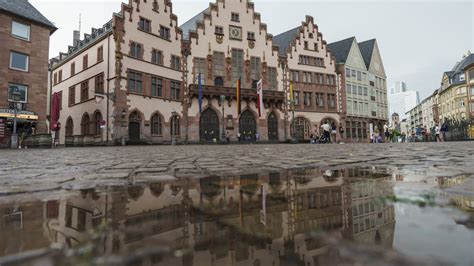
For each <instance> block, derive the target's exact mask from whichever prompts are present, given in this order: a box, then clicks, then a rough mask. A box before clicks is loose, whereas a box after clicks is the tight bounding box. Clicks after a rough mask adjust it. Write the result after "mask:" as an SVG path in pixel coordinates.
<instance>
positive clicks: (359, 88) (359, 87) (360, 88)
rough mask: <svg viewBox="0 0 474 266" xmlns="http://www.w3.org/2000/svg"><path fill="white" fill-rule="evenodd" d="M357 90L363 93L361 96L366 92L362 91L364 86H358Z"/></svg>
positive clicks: (360, 93)
mask: <svg viewBox="0 0 474 266" xmlns="http://www.w3.org/2000/svg"><path fill="white" fill-rule="evenodd" d="M357 92H358V93H357V94H359V95H361V96H362V95H363V94H364V93H363V91H362V87H361V86H357Z"/></svg>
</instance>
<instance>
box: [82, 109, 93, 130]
mask: <svg viewBox="0 0 474 266" xmlns="http://www.w3.org/2000/svg"><path fill="white" fill-rule="evenodd" d="M90 123H91V119H90V117H89V114H88V113H85V114H84V115H82V119H81V135H89V134H90V129H89V126H90Z"/></svg>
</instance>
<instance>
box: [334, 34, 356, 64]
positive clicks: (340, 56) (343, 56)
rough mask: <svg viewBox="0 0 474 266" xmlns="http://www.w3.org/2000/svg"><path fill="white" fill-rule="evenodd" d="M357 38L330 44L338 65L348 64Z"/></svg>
mask: <svg viewBox="0 0 474 266" xmlns="http://www.w3.org/2000/svg"><path fill="white" fill-rule="evenodd" d="M354 40H355V37H350V38H347V39H344V40H341V41H338V42H333V43H330V44H328V48H329V49H330V50H331V54H332V55H333V56H334V57H336V63H346V60H347V57H348V56H349V53H350V51H351V47H352V43H353V42H354Z"/></svg>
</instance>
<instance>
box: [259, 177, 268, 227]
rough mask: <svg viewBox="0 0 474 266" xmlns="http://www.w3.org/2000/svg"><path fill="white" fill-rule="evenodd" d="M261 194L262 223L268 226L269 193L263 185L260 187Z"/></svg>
mask: <svg viewBox="0 0 474 266" xmlns="http://www.w3.org/2000/svg"><path fill="white" fill-rule="evenodd" d="M260 192H261V193H262V209H261V210H260V222H261V223H262V224H263V225H265V226H266V225H267V193H266V192H265V188H264V187H263V185H262V186H261V187H260Z"/></svg>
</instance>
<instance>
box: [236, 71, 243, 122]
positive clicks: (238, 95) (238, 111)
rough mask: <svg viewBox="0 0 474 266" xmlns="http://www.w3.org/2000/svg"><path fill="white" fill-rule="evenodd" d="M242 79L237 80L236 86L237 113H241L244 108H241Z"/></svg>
mask: <svg viewBox="0 0 474 266" xmlns="http://www.w3.org/2000/svg"><path fill="white" fill-rule="evenodd" d="M240 82H241V80H240V78H239V79H238V80H237V81H236V82H235V87H236V88H237V91H236V96H237V114H239V115H240V113H241V112H242V108H241V106H240V105H241V102H240V97H241V94H242V88H241V87H240V86H241V84H240Z"/></svg>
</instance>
